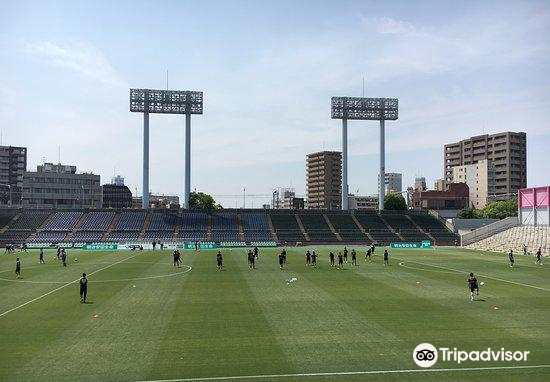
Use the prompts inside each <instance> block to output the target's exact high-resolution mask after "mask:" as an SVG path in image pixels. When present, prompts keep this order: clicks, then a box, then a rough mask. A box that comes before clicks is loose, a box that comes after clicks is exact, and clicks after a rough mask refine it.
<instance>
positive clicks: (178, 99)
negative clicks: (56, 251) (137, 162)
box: [130, 89, 203, 208]
mask: <svg viewBox="0 0 550 382" xmlns="http://www.w3.org/2000/svg"><path fill="white" fill-rule="evenodd" d="M202 101H203V94H202V92H197V91H190V90H154V89H130V111H131V112H136V113H143V197H142V200H141V205H142V208H147V207H148V206H149V113H159V114H185V154H184V155H185V174H184V176H185V188H184V193H183V198H184V207H185V208H189V194H190V190H191V114H202V110H203V109H202V107H203V102H202Z"/></svg>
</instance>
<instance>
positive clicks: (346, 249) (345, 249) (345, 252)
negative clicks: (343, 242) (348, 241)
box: [344, 247, 348, 263]
mask: <svg viewBox="0 0 550 382" xmlns="http://www.w3.org/2000/svg"><path fill="white" fill-rule="evenodd" d="M344 261H345V262H346V263H347V262H348V247H344Z"/></svg>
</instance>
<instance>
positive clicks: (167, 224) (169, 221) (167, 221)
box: [147, 212, 176, 232]
mask: <svg viewBox="0 0 550 382" xmlns="http://www.w3.org/2000/svg"><path fill="white" fill-rule="evenodd" d="M175 227H176V215H175V214H173V213H169V212H153V213H152V214H151V222H150V223H149V227H147V231H172V232H173V231H174V228H175Z"/></svg>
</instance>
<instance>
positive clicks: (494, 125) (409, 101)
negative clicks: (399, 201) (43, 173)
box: [0, 0, 550, 208]
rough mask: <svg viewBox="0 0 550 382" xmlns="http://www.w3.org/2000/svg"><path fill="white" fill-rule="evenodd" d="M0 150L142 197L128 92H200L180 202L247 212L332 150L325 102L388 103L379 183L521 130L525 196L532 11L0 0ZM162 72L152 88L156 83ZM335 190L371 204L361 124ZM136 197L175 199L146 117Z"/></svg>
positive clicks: (537, 51)
mask: <svg viewBox="0 0 550 382" xmlns="http://www.w3.org/2000/svg"><path fill="white" fill-rule="evenodd" d="M0 6H1V9H2V11H1V12H0V73H2V75H1V76H0V100H1V102H0V130H1V133H2V144H3V145H12V146H25V147H27V148H28V165H27V168H28V169H29V170H33V169H35V168H36V166H37V165H38V164H41V163H42V162H43V161H47V162H58V159H59V158H60V159H61V162H62V163H63V164H72V165H76V166H77V167H78V170H79V171H88V172H90V171H91V172H94V173H96V174H100V175H101V179H102V183H108V182H110V179H111V177H112V176H113V175H114V174H117V175H118V174H120V175H122V176H123V177H125V178H126V185H128V186H129V187H130V189H131V190H132V192H134V193H135V192H136V190H137V193H138V194H141V193H142V189H141V188H142V187H141V186H142V184H141V177H142V145H143V130H142V129H143V117H142V114H139V113H130V111H129V89H130V88H158V89H166V86H167V77H168V87H169V89H174V90H200V91H203V92H204V114H203V115H194V116H193V117H192V123H191V124H192V127H191V130H192V139H191V147H192V154H191V189H192V190H197V191H202V192H206V193H209V194H212V195H214V197H215V199H216V200H217V201H218V202H220V203H221V204H222V205H223V206H224V207H242V206H243V196H242V195H243V189H245V190H246V191H245V194H246V199H245V201H244V203H245V204H246V207H248V208H250V207H260V206H261V205H262V204H263V203H265V202H268V201H269V200H270V196H269V195H271V193H272V190H273V189H274V188H276V187H293V188H295V189H296V193H297V194H298V195H305V183H306V176H305V170H306V155H307V154H308V153H311V152H316V151H321V150H323V149H325V150H341V145H342V142H341V122H340V121H338V120H332V119H331V118H330V98H331V97H332V96H362V95H363V79H364V83H365V88H364V95H365V96H367V97H396V98H399V119H398V120H397V121H388V122H387V123H386V171H387V172H401V173H402V174H403V186H404V188H406V186H408V185H412V184H413V183H414V178H415V177H417V176H424V177H426V179H427V183H428V186H429V187H430V186H432V185H433V182H434V181H435V180H436V179H438V178H442V177H443V145H444V144H446V143H451V142H455V141H458V140H461V139H465V138H468V137H470V136H474V135H480V134H487V133H497V132H501V131H524V132H526V133H527V163H528V167H527V182H528V186H542V185H549V184H550V171H549V167H550V165H549V164H550V150H549V148H550V122H549V119H548V116H547V113H548V112H549V111H550V2H548V1H540V2H537V1H516V2H509V1H414V2H411V1H387V2H386V1H384V2H381V1H200V2H197V1H173V2H172V1H148V2H142V1H116V2H113V1H104V2H102V1H93V2H90V1H3V0H0ZM167 72H168V76H167ZM348 139H349V190H350V192H352V193H356V194H357V193H358V194H360V195H365V194H367V195H369V194H375V193H376V188H377V185H376V183H377V173H378V168H379V156H378V153H379V151H378V150H379V143H378V139H379V135H378V124H377V122H375V121H350V122H349V123H348ZM150 150H151V154H150V189H151V191H152V192H153V193H158V194H176V195H179V196H180V197H181V196H182V194H183V188H184V187H183V181H184V173H183V172H184V152H183V150H184V116H181V115H158V114H155V115H151V117H150Z"/></svg>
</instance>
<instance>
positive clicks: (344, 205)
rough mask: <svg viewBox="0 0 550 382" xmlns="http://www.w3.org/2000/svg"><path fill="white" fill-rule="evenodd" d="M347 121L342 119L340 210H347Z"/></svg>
mask: <svg viewBox="0 0 550 382" xmlns="http://www.w3.org/2000/svg"><path fill="white" fill-rule="evenodd" d="M348 194H349V192H348V120H347V118H345V117H344V118H342V210H347V209H348Z"/></svg>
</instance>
